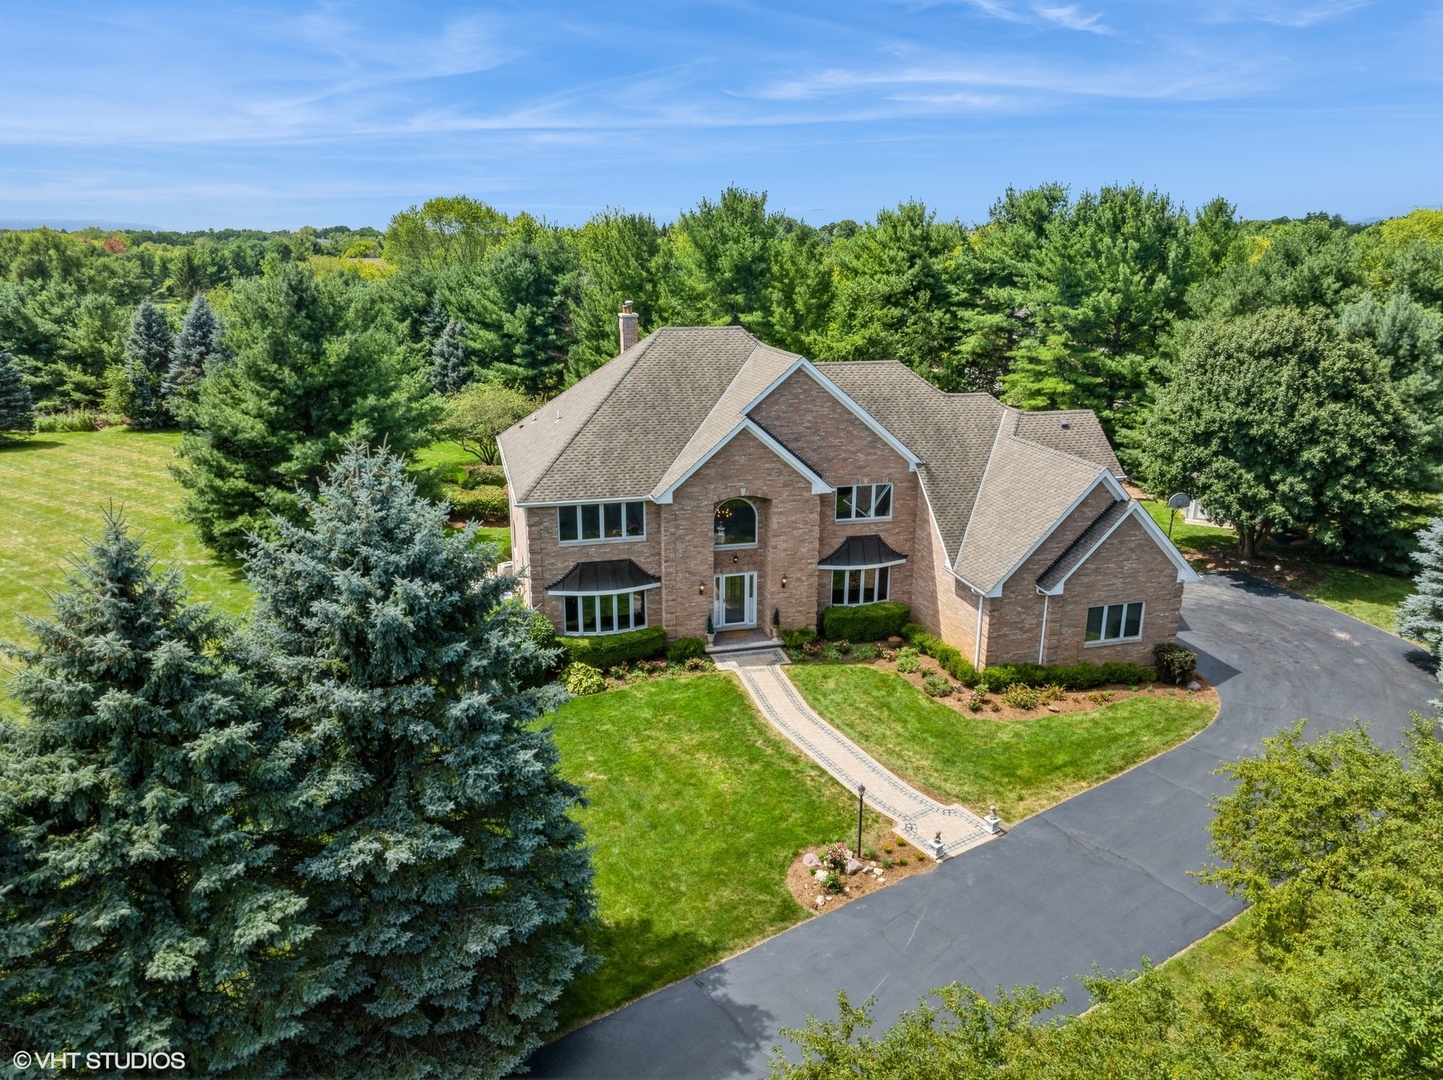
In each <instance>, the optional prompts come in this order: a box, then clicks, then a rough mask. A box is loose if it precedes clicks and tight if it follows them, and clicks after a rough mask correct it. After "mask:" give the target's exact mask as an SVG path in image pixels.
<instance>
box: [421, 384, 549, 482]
mask: <svg viewBox="0 0 1443 1080" xmlns="http://www.w3.org/2000/svg"><path fill="white" fill-rule="evenodd" d="M539 404H540V403H539V402H538V401H537V400H536V399H535V398H529V397H527V396H526V395H525V394H523V393H521V392H520V391H519V390H512V389H511V388H510V387H506V386H497V385H496V384H495V383H477V384H473V385H471V386H468V387H465V388H464V389H462V390H461V392H460V393H458V394H456V395H455V396H453V397H452V398H451V400H450V401H449V402H447V410H448V411H447V414H446V418H445V419H444V420H443V421H442V422H441V425H440V427H439V429H438V433H439V434H440V435H442V436H444V437H445V438H448V439H450V440H451V441H452V442H455V443H459V444H460V445H461V447H462V448H463V449H465V450H466V451H467V452H469V453H472V454H475V455H476V457H477V459H479V460H480V461H483V462H485V463H486V464H487V465H495V464H496V457H497V449H496V436H497V435H500V434H501V433H502V432H503V431H505V430H506V429H507V428H509V427H510V426H511V425H512V424H514V423H516V421H518V420H520V419H521V418H522V417H523V416H525V415H526V414H527V413H529V412H531V411H532V410H533V409H535V408H537V407H538V405H539Z"/></svg>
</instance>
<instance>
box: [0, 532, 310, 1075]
mask: <svg viewBox="0 0 1443 1080" xmlns="http://www.w3.org/2000/svg"><path fill="white" fill-rule="evenodd" d="M77 565H78V569H77V571H76V573H75V574H74V576H73V577H72V579H71V581H70V585H69V588H68V590H67V591H65V592H62V593H61V594H60V595H59V596H58V597H56V599H55V603H54V613H53V615H52V616H51V617H50V618H46V619H38V620H29V621H28V622H27V626H28V628H29V630H30V631H31V633H32V634H33V635H34V636H35V638H36V641H37V643H36V644H35V645H33V646H31V647H26V648H18V647H17V648H13V649H12V650H11V654H12V656H13V657H15V658H16V659H18V660H19V661H20V662H21V665H22V666H21V668H20V671H19V674H18V675H17V676H16V678H15V681H14V684H13V692H14V696H15V698H16V699H17V700H18V701H19V702H20V704H21V705H22V706H24V708H25V709H26V711H27V713H28V715H27V717H26V718H25V719H24V720H23V721H14V720H11V721H7V722H4V723H0V926H3V928H4V929H3V932H0V1044H3V1045H5V1046H7V1047H12V1048H20V1047H27V1048H29V1047H44V1048H46V1049H56V1050H58V1049H62V1048H70V1049H88V1048H94V1049H97V1050H99V1049H102V1048H103V1049H107V1050H111V1049H113V1050H125V1049H131V1050H178V1051H180V1052H181V1053H183V1054H185V1055H186V1060H187V1063H188V1064H187V1067H188V1068H190V1069H192V1070H196V1071H213V1070H218V1069H224V1068H227V1067H230V1066H233V1065H236V1064H242V1063H245V1062H247V1061H250V1060H252V1059H254V1058H255V1055H256V1054H257V1053H260V1052H262V1051H264V1049H265V1048H266V1046H267V1045H268V1044H269V1043H273V1042H275V1041H277V1040H278V1039H280V1038H281V1037H283V1036H285V1035H287V1034H289V1031H288V1029H287V1028H285V1027H284V1025H279V1026H278V1025H276V1024H272V1025H271V1026H269V1027H267V1026H264V1019H263V1022H262V1024H260V1025H258V1024H256V1023H254V1022H252V1021H251V1019H250V1016H251V1015H261V1016H262V1017H264V1014H261V1013H259V1012H258V1011H257V1010H255V1009H253V1007H252V1006H253V1003H252V1001H250V1000H249V999H250V998H251V996H252V995H254V994H257V993H259V994H261V995H262V996H264V997H266V998H269V997H270V996H271V995H272V994H276V995H279V993H280V991H281V989H282V988H284V987H285V986H286V985H288V984H289V983H290V982H291V975H292V974H293V973H294V971H293V969H294V962H293V961H291V960H288V959H287V957H288V956H289V955H290V954H292V953H294V952H295V950H296V949H297V948H298V947H299V946H300V945H301V944H302V942H303V940H304V938H305V937H306V930H305V928H304V926H303V925H300V924H298V923H297V917H298V916H299V914H300V913H301V912H302V910H303V909H304V907H305V901H304V900H302V899H301V898H299V897H298V896H296V895H294V894H291V893H287V892H285V891H284V890H283V889H275V888H273V887H272V886H270V885H269V884H268V883H267V881H266V878H265V873H264V867H265V863H266V860H267V859H269V858H271V857H273V854H274V853H273V852H272V851H270V850H269V849H267V848H264V847H262V846H260V845H258V844H256V843H255V842H254V841H253V839H252V834H251V831H250V830H248V829H247V828H246V827H245V824H244V819H245V817H246V814H245V810H244V807H245V805H246V803H247V801H248V796H247V794H246V793H247V791H248V790H249V789H250V786H251V783H252V781H258V782H259V785H260V787H261V788H262V789H263V788H264V786H265V775H266V772H265V768H264V765H265V762H264V759H263V757H262V755H261V752H260V750H259V746H260V745H261V744H262V743H263V742H265V741H266V740H265V732H264V730H263V720H262V719H259V718H260V717H263V716H264V715H265V714H266V711H267V710H266V703H265V701H264V700H262V699H261V698H260V697H258V695H257V694H256V693H254V692H252V691H251V690H249V689H248V688H247V686H246V684H245V683H244V682H243V680H242V678H241V676H240V674H238V672H237V669H236V667H235V665H234V664H233V663H231V660H232V659H233V655H232V652H231V647H230V643H231V641H232V640H233V639H232V638H231V637H230V632H229V628H228V626H227V624H226V623H225V622H223V621H222V620H221V619H219V618H218V617H217V616H216V615H215V614H213V613H212V612H211V611H210V609H209V608H208V607H206V606H191V605H188V604H187V603H186V597H185V593H184V590H183V589H182V587H181V583H180V578H179V576H178V575H177V574H175V573H174V572H172V573H165V574H159V573H156V572H155V570H154V568H153V564H152V562H151V560H150V559H149V558H147V556H146V555H145V553H144V552H143V551H142V550H141V547H140V544H139V543H138V542H137V541H136V540H135V539H133V538H131V537H130V536H128V535H127V534H126V530H125V527H124V526H123V525H122V524H121V523H120V522H119V521H118V520H115V519H107V522H106V525H105V530H104V533H103V535H102V537H101V539H100V540H99V541H98V542H97V543H96V544H94V545H93V546H92V547H91V549H90V553H89V557H88V558H87V559H85V560H83V561H81V562H80V563H78V564H77ZM7 1056H8V1051H7Z"/></svg>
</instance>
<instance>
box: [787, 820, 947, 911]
mask: <svg viewBox="0 0 1443 1080" xmlns="http://www.w3.org/2000/svg"><path fill="white" fill-rule="evenodd" d="M862 841H863V848H862V858H860V859H859V860H857V861H858V862H860V863H861V864H862V867H861V869H858V870H855V871H853V872H852V873H850V874H848V873H846V872H845V871H841V872H838V871H835V870H834V871H832V873H831V877H832V878H833V880H831V881H827V880H825V879H824V878H818V877H817V872H818V871H819V870H820V871H822V873H823V874H826V873H827V867H826V860H827V854H828V850H829V849H828V847H827V846H825V845H820V846H816V847H810V848H807V849H805V850H803V851H801V852H799V853H798V854H797V857H796V858H795V859H793V860H792V864H791V865H790V866H789V867H787V888H788V889H790V890H791V891H792V895H793V896H794V897H796V899H797V903H799V904H801V905H802V906H803V907H804V908H807V909H809V910H811V911H815V912H817V913H819V914H823V913H825V912H828V911H835V910H836V909H837V908H839V907H841V906H842V905H843V904H845V903H847V902H848V901H849V900H855V899H857V897H859V896H866V895H867V894H868V893H874V892H877V891H878V890H880V889H885V888H886V887H887V886H888V885H891V884H893V883H895V882H898V881H901V880H902V879H903V878H907V877H912V876H913V875H916V874H925V873H926V872H927V871H928V870H931V869H933V868H934V867H936V866H937V860H935V859H933V858H932V857H931V856H930V855H926V854H924V853H923V852H921V851H919V850H918V849H917V848H915V847H912V846H911V845H910V844H908V843H907V842H906V841H905V840H903V839H902V838H901V837H900V836H897V835H896V834H895V833H893V832H891V831H890V830H887V831H885V832H883V833H882V834H880V835H875V836H869V835H868V834H867V833H866V832H865V830H864V832H863V836H862ZM847 854H848V855H850V854H852V853H851V852H850V851H849V852H847ZM808 855H811V856H814V857H815V858H816V859H817V860H818V862H819V863H821V864H822V865H821V866H815V865H811V864H810V863H809V862H808V860H807V856H808Z"/></svg>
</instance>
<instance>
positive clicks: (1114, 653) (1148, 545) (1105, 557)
mask: <svg viewBox="0 0 1443 1080" xmlns="http://www.w3.org/2000/svg"><path fill="white" fill-rule="evenodd" d="M1182 593H1183V587H1182V584H1181V583H1180V582H1179V581H1178V580H1177V567H1176V566H1175V565H1174V564H1173V562H1172V560H1171V559H1169V558H1168V557H1167V555H1166V553H1164V552H1163V551H1162V550H1161V549H1160V548H1159V547H1158V546H1157V544H1156V543H1155V542H1154V540H1153V539H1152V537H1151V536H1150V535H1149V534H1148V533H1147V531H1146V530H1145V529H1144V528H1143V526H1142V525H1141V524H1140V523H1139V522H1137V521H1135V520H1133V519H1132V518H1128V519H1127V520H1125V521H1124V522H1123V523H1122V524H1121V525H1119V526H1118V527H1117V529H1116V530H1115V531H1114V532H1113V534H1112V535H1111V536H1109V537H1108V538H1107V541H1106V542H1105V543H1104V544H1103V545H1102V546H1101V547H1100V548H1098V549H1097V551H1095V552H1094V553H1093V555H1092V557H1091V558H1090V559H1088V560H1087V561H1086V562H1085V563H1083V564H1082V565H1081V566H1080V567H1078V569H1077V570H1076V572H1075V573H1073V575H1072V576H1071V577H1070V578H1068V579H1067V584H1066V585H1064V586H1063V592H1062V595H1061V596H1054V597H1052V598H1051V600H1050V602H1049V603H1048V611H1047V663H1049V664H1076V663H1079V662H1080V661H1083V660H1087V661H1089V662H1091V663H1094V664H1100V663H1104V662H1106V661H1110V660H1121V661H1125V662H1130V663H1134V664H1144V665H1151V664H1152V647H1153V645H1155V644H1156V643H1157V642H1159V641H1174V640H1176V638H1177V625H1178V617H1179V614H1180V613H1181V610H1182ZM1134 600H1141V601H1143V602H1144V603H1145V604H1146V605H1147V606H1146V608H1144V611H1143V620H1142V640H1141V641H1138V642H1130V643H1123V644H1117V645H1091V646H1087V645H1084V644H1083V639H1084V635H1085V632H1086V630H1087V609H1088V608H1090V607H1093V606H1096V605H1101V604H1116V603H1128V602H1130V601H1134ZM1034 659H1035V657H1034Z"/></svg>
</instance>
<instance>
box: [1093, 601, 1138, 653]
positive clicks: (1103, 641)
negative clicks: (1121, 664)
mask: <svg viewBox="0 0 1443 1080" xmlns="http://www.w3.org/2000/svg"><path fill="white" fill-rule="evenodd" d="M1132 604H1141V605H1142V614H1141V615H1139V616H1138V619H1137V633H1136V634H1134V635H1133V636H1132V637H1115V638H1099V639H1098V640H1096V641H1087V640H1086V637H1087V624H1086V623H1083V624H1082V634H1083V639H1084V640H1083V642H1082V647H1083V648H1084V649H1101V648H1103V647H1104V646H1107V645H1130V644H1132V643H1133V642H1137V641H1141V640H1142V632H1143V629H1144V628H1145V627H1146V626H1147V601H1146V600H1124V601H1123V602H1122V603H1120V604H1089V605H1088V606H1087V610H1088V611H1091V610H1092V609H1093V608H1095V607H1100V608H1102V628H1103V631H1104V632H1106V630H1107V609H1108V608H1115V607H1120V608H1122V617H1123V619H1124V620H1126V618H1127V609H1128V607H1129V605H1132ZM1124 625H1125V624H1124Z"/></svg>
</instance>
